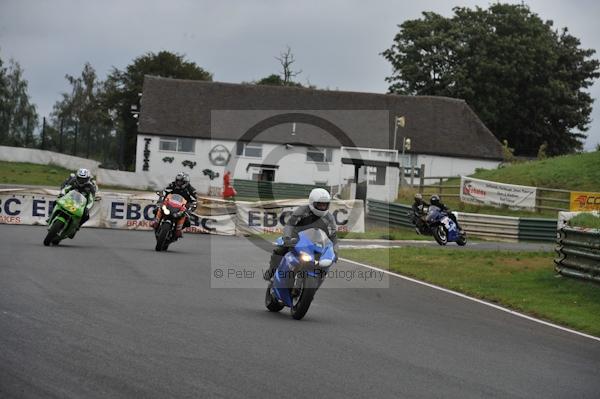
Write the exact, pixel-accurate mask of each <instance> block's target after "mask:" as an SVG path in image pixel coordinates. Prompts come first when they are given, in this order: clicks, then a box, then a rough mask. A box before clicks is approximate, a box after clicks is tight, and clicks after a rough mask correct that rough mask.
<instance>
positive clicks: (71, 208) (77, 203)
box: [57, 190, 87, 217]
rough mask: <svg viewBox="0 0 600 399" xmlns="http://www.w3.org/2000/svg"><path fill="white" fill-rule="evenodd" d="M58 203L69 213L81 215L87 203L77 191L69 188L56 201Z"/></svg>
mask: <svg viewBox="0 0 600 399" xmlns="http://www.w3.org/2000/svg"><path fill="white" fill-rule="evenodd" d="M57 202H58V204H59V205H60V206H61V207H62V208H63V209H64V210H65V211H67V212H69V213H70V214H72V215H74V216H77V217H81V216H83V210H84V209H85V206H86V205H87V200H86V198H85V197H84V196H83V194H81V193H80V192H79V191H75V190H71V191H69V192H68V193H67V194H65V195H64V196H62V197H61V198H60V199H59V200H58V201H57Z"/></svg>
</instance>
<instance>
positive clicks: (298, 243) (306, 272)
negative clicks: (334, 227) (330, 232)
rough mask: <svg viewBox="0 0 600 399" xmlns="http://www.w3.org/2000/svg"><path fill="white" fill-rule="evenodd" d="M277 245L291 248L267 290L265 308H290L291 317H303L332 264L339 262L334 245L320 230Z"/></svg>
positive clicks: (279, 242) (308, 230)
mask: <svg viewBox="0 0 600 399" xmlns="http://www.w3.org/2000/svg"><path fill="white" fill-rule="evenodd" d="M275 244H276V245H278V246H284V245H286V246H289V247H290V250H289V251H288V252H287V253H286V254H285V256H283V258H282V259H281V263H280V264H279V266H278V267H277V270H276V271H275V275H274V276H273V279H272V280H271V282H270V283H269V286H268V287H267V293H266V295H265V306H266V307H267V309H269V310H270V311H271V312H279V311H280V310H281V309H283V308H284V307H286V306H287V307H289V308H290V312H291V314H292V317H293V318H294V319H296V320H300V319H302V318H303V317H304V315H305V314H306V312H307V311H308V308H309V307H310V304H311V302H312V300H313V298H314V296H315V293H316V292H317V290H318V289H319V287H320V286H321V284H322V283H323V281H324V279H325V277H326V275H327V272H328V270H329V268H330V267H331V265H332V264H333V263H334V262H336V261H337V256H336V254H335V252H334V250H333V243H332V242H331V240H330V239H329V237H327V234H325V232H324V231H323V230H321V229H315V228H312V229H307V230H304V231H301V232H300V233H299V234H298V238H297V239H295V238H294V239H293V241H291V242H284V241H283V238H281V237H279V238H278V239H277V241H276V242H275Z"/></svg>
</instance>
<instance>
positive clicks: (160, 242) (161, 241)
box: [154, 223, 171, 251]
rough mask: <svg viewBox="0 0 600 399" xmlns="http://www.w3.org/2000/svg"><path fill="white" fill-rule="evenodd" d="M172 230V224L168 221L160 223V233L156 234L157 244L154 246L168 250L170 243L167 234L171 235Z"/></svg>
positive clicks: (161, 249)
mask: <svg viewBox="0 0 600 399" xmlns="http://www.w3.org/2000/svg"><path fill="white" fill-rule="evenodd" d="M170 230H171V225H170V224H168V223H163V224H161V225H160V227H159V230H158V234H157V236H156V246H155V247H154V249H155V250H157V251H166V250H167V248H168V247H169V243H168V242H167V241H168V240H167V236H168V235H169V231H170Z"/></svg>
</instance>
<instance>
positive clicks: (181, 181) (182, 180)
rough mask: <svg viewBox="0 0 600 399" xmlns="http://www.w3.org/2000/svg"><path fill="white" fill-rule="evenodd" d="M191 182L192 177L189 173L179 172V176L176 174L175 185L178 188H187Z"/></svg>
mask: <svg viewBox="0 0 600 399" xmlns="http://www.w3.org/2000/svg"><path fill="white" fill-rule="evenodd" d="M189 183H190V177H189V176H188V175H187V173H184V172H179V173H177V176H175V187H177V188H186V187H187V185H188V184H189Z"/></svg>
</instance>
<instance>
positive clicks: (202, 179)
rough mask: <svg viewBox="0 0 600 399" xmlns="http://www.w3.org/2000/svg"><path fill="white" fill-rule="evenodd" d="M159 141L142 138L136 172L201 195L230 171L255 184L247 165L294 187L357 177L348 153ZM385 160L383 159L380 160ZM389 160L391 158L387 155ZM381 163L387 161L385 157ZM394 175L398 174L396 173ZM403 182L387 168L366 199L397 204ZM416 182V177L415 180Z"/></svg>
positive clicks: (471, 166) (442, 170)
mask: <svg viewBox="0 0 600 399" xmlns="http://www.w3.org/2000/svg"><path fill="white" fill-rule="evenodd" d="M146 138H148V139H150V143H149V146H148V149H149V150H150V157H149V159H150V162H149V167H150V169H149V171H148V172H143V171H142V169H143V168H142V166H143V160H144V154H143V152H144V145H145V141H144V139H146ZM159 141H160V137H159V136H150V135H142V134H140V135H138V141H137V155H136V173H138V174H140V173H141V174H144V175H147V176H149V178H150V177H152V178H151V179H150V180H152V181H154V180H159V181H162V180H169V179H172V178H173V176H175V174H177V173H178V172H180V171H184V172H186V173H188V174H189V175H190V178H191V180H192V184H193V185H194V186H195V187H197V188H198V189H199V191H202V192H204V191H207V190H208V189H209V188H210V187H212V191H213V192H215V190H217V191H218V189H220V188H221V187H222V184H223V174H224V173H225V170H226V168H227V169H228V170H230V171H231V173H232V177H233V178H234V179H245V180H251V179H252V175H253V174H254V173H259V172H260V169H259V168H248V166H249V164H252V163H254V164H271V165H278V166H279V168H278V169H276V170H275V182H282V183H296V184H310V185H312V184H315V183H325V184H327V185H329V186H334V185H335V186H337V185H339V184H341V185H345V184H347V183H348V180H350V179H353V177H354V167H353V166H352V165H342V163H341V158H342V157H348V156H349V154H348V153H347V151H346V150H343V151H346V152H343V151H342V150H340V149H339V148H334V149H332V162H329V163H316V162H312V161H307V160H306V147H302V146H294V147H292V148H286V147H285V146H284V145H279V144H277V145H276V144H265V143H263V145H262V146H263V154H262V157H261V158H256V157H247V156H238V155H236V143H235V142H234V141H229V140H205V139H196V145H195V149H194V153H182V152H173V151H161V150H159ZM219 144H221V145H223V146H225V147H226V148H227V149H228V150H229V151H230V153H231V159H230V161H229V164H228V165H227V166H215V165H213V164H211V162H210V159H209V152H210V150H211V149H212V148H213V147H214V146H216V145H219ZM362 156H363V157H364V155H362ZM381 156H382V157H383V156H384V155H381ZM385 156H388V155H385ZM165 157H173V158H174V160H173V162H172V163H168V162H164V161H163V158H165ZM184 160H189V161H192V162H196V163H197V164H196V166H195V167H194V168H193V169H190V168H189V167H184V166H183V165H182V162H183V161H184ZM382 160H383V158H382ZM405 162H406V165H407V166H408V163H409V162H412V163H413V164H414V165H415V166H416V167H418V166H420V165H421V164H425V176H426V177H427V176H458V175H469V174H472V173H473V172H475V169H476V168H487V169H494V168H496V167H497V166H498V164H499V163H500V162H499V161H487V160H479V159H467V158H453V157H446V156H437V155H410V156H409V154H406V155H405ZM204 169H211V170H213V171H214V172H217V173H219V177H218V178H216V179H215V180H212V181H210V180H208V178H207V177H206V176H204V175H203V174H202V171H203V170H204ZM394 171H395V172H394ZM398 183H399V176H398V169H396V168H391V167H388V168H387V172H386V185H385V186H383V185H381V186H376V185H370V186H371V187H370V188H369V192H368V196H369V197H370V198H377V199H381V200H385V201H393V200H394V199H395V198H396V196H397V186H398ZM415 183H418V178H415Z"/></svg>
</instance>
